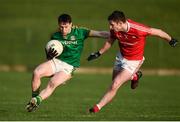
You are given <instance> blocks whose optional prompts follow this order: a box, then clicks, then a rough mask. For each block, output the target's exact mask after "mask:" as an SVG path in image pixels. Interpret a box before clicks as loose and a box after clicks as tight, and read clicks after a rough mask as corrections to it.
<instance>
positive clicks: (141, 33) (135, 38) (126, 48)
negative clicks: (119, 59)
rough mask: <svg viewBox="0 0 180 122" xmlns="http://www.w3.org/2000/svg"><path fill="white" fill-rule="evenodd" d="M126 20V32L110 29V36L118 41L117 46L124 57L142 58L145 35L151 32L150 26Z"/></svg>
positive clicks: (130, 58)
mask: <svg viewBox="0 0 180 122" xmlns="http://www.w3.org/2000/svg"><path fill="white" fill-rule="evenodd" d="M127 22H128V31H127V32H121V31H119V32H114V31H113V30H111V37H112V38H114V39H117V40H118V41H119V42H118V43H119V48H120V51H121V54H122V56H123V57H124V58H126V59H128V60H142V59H143V55H144V47H145V40H146V36H148V35H150V34H151V30H150V27H148V26H146V25H143V24H140V23H137V22H134V21H132V20H130V19H128V20H127Z"/></svg>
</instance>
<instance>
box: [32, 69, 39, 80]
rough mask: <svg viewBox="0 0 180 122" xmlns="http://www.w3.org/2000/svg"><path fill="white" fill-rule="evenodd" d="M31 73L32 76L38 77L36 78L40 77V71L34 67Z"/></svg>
mask: <svg viewBox="0 0 180 122" xmlns="http://www.w3.org/2000/svg"><path fill="white" fill-rule="evenodd" d="M33 75H34V77H36V78H37V77H38V78H40V77H41V73H40V71H39V70H38V69H37V68H36V69H35V70H34V71H33Z"/></svg>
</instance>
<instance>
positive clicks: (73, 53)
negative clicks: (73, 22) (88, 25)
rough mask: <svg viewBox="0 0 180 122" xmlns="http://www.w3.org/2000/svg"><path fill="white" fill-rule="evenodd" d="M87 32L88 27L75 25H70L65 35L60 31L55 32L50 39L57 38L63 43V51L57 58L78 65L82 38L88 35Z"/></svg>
mask: <svg viewBox="0 0 180 122" xmlns="http://www.w3.org/2000/svg"><path fill="white" fill-rule="evenodd" d="M89 32H90V30H89V29H85V28H81V27H76V26H73V27H72V29H71V32H70V33H69V34H68V35H66V37H63V36H62V34H61V33H60V32H55V33H54V34H53V35H52V36H51V39H54V40H59V41H60V42H61V43H62V45H63V52H62V54H61V55H60V56H59V57H57V58H58V59H60V60H61V61H64V62H66V63H68V64H70V65H72V66H74V67H79V66H80V57H81V53H82V50H83V47H84V40H85V39H86V38H87V37H88V35H89Z"/></svg>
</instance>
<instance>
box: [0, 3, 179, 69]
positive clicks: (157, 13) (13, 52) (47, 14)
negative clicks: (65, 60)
mask: <svg viewBox="0 0 180 122" xmlns="http://www.w3.org/2000/svg"><path fill="white" fill-rule="evenodd" d="M129 3H131V4H129ZM179 5H180V1H178V0H148V1H147V0H138V1H132V0H111V1H109V0H89V1H84V0H75V1H74V0H1V4H0V9H1V11H0V18H1V19H0V27H1V28H0V33H1V34H0V38H1V44H0V49H1V51H0V57H2V58H1V60H0V65H2V64H7V65H16V64H23V65H26V66H27V67H29V68H32V67H34V66H35V65H37V64H39V63H40V62H42V61H43V59H44V57H45V53H44V46H45V44H46V42H47V41H48V40H49V36H50V34H51V33H52V32H53V31H54V30H56V28H57V17H58V16H59V14H62V13H69V14H71V16H72V17H73V22H74V24H75V25H80V26H85V27H88V28H90V29H96V30H108V22H107V16H108V15H109V14H110V13H111V12H112V11H113V10H117V9H118V10H123V11H124V12H125V14H126V15H127V17H129V18H131V19H133V20H136V21H138V22H142V23H144V24H147V25H149V26H152V27H157V28H161V29H163V30H165V31H167V32H168V33H169V34H171V35H173V36H174V37H176V38H178V39H179V38H180V35H179V32H180V28H179V27H180V23H179V22H178V21H179V13H180V7H179ZM102 44H103V40H102V39H88V40H87V42H86V44H85V47H84V52H83V54H82V59H81V63H82V66H98V67H104V66H105V67H111V66H112V61H113V60H114V55H115V54H116V52H117V50H118V49H117V45H116V46H114V47H113V48H112V49H111V50H110V51H109V52H108V53H107V54H106V55H104V56H103V57H102V58H100V59H99V60H98V61H96V62H92V63H87V61H86V58H87V56H88V55H89V54H90V53H91V52H93V51H97V50H98V49H99V48H100V47H101V46H102ZM9 52H10V53H9ZM154 54H156V55H154ZM177 55H180V50H179V48H175V49H174V48H173V49H172V48H171V47H170V46H169V45H168V44H167V43H165V42H163V41H162V40H161V39H158V38H148V39H147V47H146V51H145V56H146V59H147V60H146V62H145V63H144V67H146V68H180V63H177V62H179V61H180V58H179V57H178V56H177Z"/></svg>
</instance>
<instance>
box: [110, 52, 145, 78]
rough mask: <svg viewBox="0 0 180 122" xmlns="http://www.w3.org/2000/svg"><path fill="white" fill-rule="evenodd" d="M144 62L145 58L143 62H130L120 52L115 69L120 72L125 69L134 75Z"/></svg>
mask: <svg viewBox="0 0 180 122" xmlns="http://www.w3.org/2000/svg"><path fill="white" fill-rule="evenodd" d="M144 60H145V58H144V57H143V59H142V60H128V59H125V58H124V57H123V56H122V55H121V53H120V52H118V53H117V55H116V61H115V63H114V68H113V69H114V70H117V71H119V70H121V69H122V68H123V69H126V70H128V71H129V72H131V73H132V74H134V72H135V71H136V69H137V68H138V67H139V66H140V65H142V64H143V62H144Z"/></svg>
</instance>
